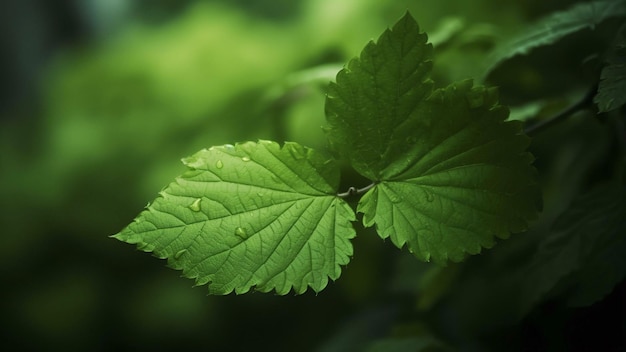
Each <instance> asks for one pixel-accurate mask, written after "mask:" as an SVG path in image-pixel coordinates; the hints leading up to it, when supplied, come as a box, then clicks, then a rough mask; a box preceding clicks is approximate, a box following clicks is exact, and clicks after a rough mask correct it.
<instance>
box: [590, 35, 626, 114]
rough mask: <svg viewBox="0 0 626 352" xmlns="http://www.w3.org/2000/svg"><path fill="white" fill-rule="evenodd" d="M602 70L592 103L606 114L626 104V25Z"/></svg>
mask: <svg viewBox="0 0 626 352" xmlns="http://www.w3.org/2000/svg"><path fill="white" fill-rule="evenodd" d="M607 61H608V63H607V65H606V67H604V68H603V69H602V73H601V75H600V79H601V81H600V84H599V85H598V94H597V95H596V96H595V98H594V100H593V101H594V102H595V103H596V104H598V110H599V111H600V112H608V111H611V110H615V109H618V108H620V107H621V106H622V105H624V104H626V25H625V26H622V28H621V29H620V31H619V32H618V34H617V38H616V41H615V46H614V47H613V50H612V51H611V53H610V55H609V57H608V60H607Z"/></svg>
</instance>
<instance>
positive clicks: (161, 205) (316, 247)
mask: <svg viewBox="0 0 626 352" xmlns="http://www.w3.org/2000/svg"><path fill="white" fill-rule="evenodd" d="M183 162H184V163H185V165H187V166H188V167H189V169H190V170H188V171H187V172H185V173H184V174H183V175H182V176H180V177H178V178H177V179H176V180H175V181H174V182H173V183H171V184H170V185H169V186H168V187H167V188H166V189H165V190H163V191H162V192H161V193H160V197H158V198H157V199H156V200H155V201H154V203H153V204H152V205H151V206H149V207H148V209H147V210H145V211H144V212H142V213H141V214H140V215H139V216H138V217H137V218H136V219H135V220H134V221H133V222H132V223H131V224H130V225H129V226H128V227H126V228H125V229H124V230H122V231H121V232H120V233H118V234H117V235H115V236H114V237H115V238H117V239H119V240H122V241H124V242H128V243H131V244H137V245H138V248H140V249H142V250H143V251H146V252H154V254H155V255H156V256H157V257H159V258H167V259H168V263H169V265H170V266H172V267H173V268H175V269H180V270H182V271H183V275H184V276H186V277H188V278H193V279H195V280H196V282H197V284H198V285H203V284H207V283H208V284H209V292H210V293H212V294H228V293H230V292H232V291H233V290H234V291H235V292H236V293H238V294H239V293H245V292H247V291H249V290H250V288H252V287H255V288H256V289H257V290H259V291H263V292H268V291H271V290H273V289H275V290H276V292H277V293H278V294H281V295H284V294H287V293H288V292H289V291H290V290H291V289H292V288H293V290H294V291H295V292H296V293H298V294H300V293H303V292H305V291H306V289H307V287H308V286H310V287H311V288H312V289H313V290H314V291H316V292H317V291H320V290H322V289H323V288H324V287H325V286H326V285H327V283H328V278H330V279H332V280H335V279H337V278H338V277H339V275H340V272H341V267H340V266H341V265H345V264H347V263H348V262H349V260H350V256H351V255H352V245H351V243H350V241H349V240H350V239H351V238H353V237H354V236H355V232H354V229H353V228H352V225H351V221H354V220H355V216H354V212H353V210H352V209H351V208H350V207H349V206H348V205H347V203H345V202H344V201H343V200H342V199H340V198H338V197H337V196H336V195H335V194H336V192H337V187H338V182H339V169H338V167H337V165H336V164H335V163H334V162H333V161H332V160H327V159H324V158H323V157H322V156H321V155H320V154H318V153H316V152H314V151H313V150H311V149H308V148H305V147H302V146H300V145H299V144H296V143H286V144H285V146H284V147H282V148H281V147H280V146H279V145H278V144H277V143H274V142H269V141H260V142H259V143H253V142H247V143H243V144H238V145H235V146H232V145H225V146H221V147H212V148H210V149H205V150H202V151H200V152H198V153H196V154H195V155H193V156H191V157H189V158H186V159H183Z"/></svg>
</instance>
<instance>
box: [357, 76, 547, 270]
mask: <svg viewBox="0 0 626 352" xmlns="http://www.w3.org/2000/svg"><path fill="white" fill-rule="evenodd" d="M420 110H421V111H420V114H419V115H417V116H416V118H414V119H410V120H408V121H406V122H405V125H404V127H406V128H407V130H409V131H413V134H414V137H412V138H415V141H412V142H413V143H407V144H409V145H410V149H407V150H406V151H405V152H404V153H399V154H397V155H396V157H395V158H394V159H392V162H390V163H389V164H388V165H387V167H386V168H384V169H383V170H381V172H380V175H381V176H382V178H383V181H382V182H380V183H378V184H377V185H376V186H375V187H374V188H373V189H372V190H370V191H369V192H368V193H367V194H365V196H364V197H363V198H362V199H361V201H360V203H359V207H358V211H360V212H362V213H363V214H364V217H363V223H364V225H365V226H372V225H374V224H375V225H376V229H377V231H378V233H379V234H380V236H381V237H382V238H387V237H390V238H391V241H392V242H393V243H394V244H395V245H396V246H398V247H402V246H403V245H404V244H405V243H408V248H409V251H411V252H412V253H414V254H415V255H416V256H417V257H418V258H420V259H422V260H426V261H428V260H431V259H433V260H434V261H436V262H444V261H446V260H447V259H451V260H453V261H460V260H462V259H463V258H464V256H465V253H469V254H476V253H479V252H480V250H481V248H482V247H487V248H489V247H491V246H493V245H494V238H495V237H499V238H507V237H508V236H509V234H510V233H511V232H520V231H523V230H525V229H526V228H527V222H528V220H530V219H533V218H534V217H535V216H536V214H537V209H538V208H539V207H540V195H539V190H538V187H537V184H536V180H535V173H536V172H535V170H534V168H532V167H531V166H530V163H531V162H532V160H533V158H532V156H531V155H530V154H529V153H527V152H525V149H526V147H527V146H528V143H529V139H528V137H526V136H525V135H523V134H522V131H521V124H520V123H519V122H517V121H508V122H505V119H506V117H507V110H506V109H505V108H503V107H501V106H499V105H498V104H497V93H496V91H495V90H493V89H486V88H484V87H472V83H471V81H465V82H462V83H459V84H457V85H452V86H450V87H448V88H446V89H440V90H436V91H435V92H433V94H432V95H431V96H430V97H429V98H428V100H427V101H426V102H425V103H423V104H422V107H421V109H420Z"/></svg>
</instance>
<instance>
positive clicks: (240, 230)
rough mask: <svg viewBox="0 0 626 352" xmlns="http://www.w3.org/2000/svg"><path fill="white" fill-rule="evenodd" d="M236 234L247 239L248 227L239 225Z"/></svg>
mask: <svg viewBox="0 0 626 352" xmlns="http://www.w3.org/2000/svg"><path fill="white" fill-rule="evenodd" d="M235 236H237V237H241V238H242V239H244V240H245V239H246V238H248V231H246V229H244V228H243V227H238V228H236V229H235Z"/></svg>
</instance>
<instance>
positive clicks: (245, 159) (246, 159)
mask: <svg viewBox="0 0 626 352" xmlns="http://www.w3.org/2000/svg"><path fill="white" fill-rule="evenodd" d="M241 160H243V161H250V158H248V157H247V156H244V157H243V158H241Z"/></svg>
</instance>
